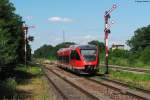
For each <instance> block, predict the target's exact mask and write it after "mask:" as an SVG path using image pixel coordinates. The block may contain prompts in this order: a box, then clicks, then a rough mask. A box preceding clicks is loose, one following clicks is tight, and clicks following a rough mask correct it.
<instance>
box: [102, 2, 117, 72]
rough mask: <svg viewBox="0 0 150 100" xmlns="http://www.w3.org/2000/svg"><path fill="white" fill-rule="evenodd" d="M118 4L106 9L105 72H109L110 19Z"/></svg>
mask: <svg viewBox="0 0 150 100" xmlns="http://www.w3.org/2000/svg"><path fill="white" fill-rule="evenodd" d="M116 7H117V5H116V4H114V5H113V6H112V8H111V9H110V10H108V11H105V15H104V20H105V29H104V32H105V66H106V71H105V74H108V73H109V72H108V54H109V47H108V34H109V33H110V25H109V22H108V21H109V19H110V13H111V12H112V11H114V10H115V9H116Z"/></svg>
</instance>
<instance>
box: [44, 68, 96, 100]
mask: <svg viewBox="0 0 150 100" xmlns="http://www.w3.org/2000/svg"><path fill="white" fill-rule="evenodd" d="M43 71H44V72H45V75H46V77H47V79H48V81H49V82H50V83H51V84H52V85H53V86H54V87H55V88H56V90H57V91H58V92H57V93H59V94H60V95H61V97H59V98H60V99H61V100H99V99H98V98H97V97H95V96H93V95H92V94H90V93H88V92H87V91H85V90H83V89H82V88H80V87H78V86H77V85H75V84H73V83H72V82H70V81H68V80H66V79H65V78H64V77H62V76H60V75H59V74H57V73H56V72H54V71H53V70H50V69H48V68H45V67H43Z"/></svg>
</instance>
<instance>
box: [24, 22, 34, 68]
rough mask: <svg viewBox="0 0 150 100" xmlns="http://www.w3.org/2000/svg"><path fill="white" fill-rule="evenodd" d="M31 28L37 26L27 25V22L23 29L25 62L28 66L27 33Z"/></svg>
mask: <svg viewBox="0 0 150 100" xmlns="http://www.w3.org/2000/svg"><path fill="white" fill-rule="evenodd" d="M29 28H35V26H27V25H26V24H24V25H23V31H24V33H25V34H24V52H25V54H24V62H25V67H26V66H27V41H28V40H27V34H28V29H29Z"/></svg>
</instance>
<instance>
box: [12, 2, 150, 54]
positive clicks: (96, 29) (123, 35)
mask: <svg viewBox="0 0 150 100" xmlns="http://www.w3.org/2000/svg"><path fill="white" fill-rule="evenodd" d="M10 1H11V2H12V3H13V4H14V6H15V7H16V13H17V14H19V15H20V16H22V18H23V20H24V21H25V22H26V24H27V25H28V26H29V27H30V26H35V27H34V28H33V27H31V28H29V33H28V35H31V36H34V38H35V40H34V41H33V42H32V43H30V44H31V46H32V50H33V51H34V50H36V49H37V48H39V47H40V46H42V45H43V44H51V45H53V46H55V45H57V44H59V43H62V42H63V32H64V34H65V42H76V43H77V44H86V43H88V42H89V41H92V40H98V41H101V42H104V12H105V11H106V10H109V9H110V8H111V7H112V5H113V4H116V5H117V8H116V9H115V10H114V11H113V12H112V13H111V18H110V22H111V21H113V22H114V24H112V25H111V28H110V29H111V33H110V34H109V46H110V47H111V45H112V44H113V43H114V44H126V41H127V40H129V39H130V38H131V37H132V36H133V35H134V31H135V30H136V29H137V28H140V27H143V26H147V25H149V24H150V13H148V11H149V10H150V0H10ZM144 1H146V2H144ZM126 48H128V47H127V46H126Z"/></svg>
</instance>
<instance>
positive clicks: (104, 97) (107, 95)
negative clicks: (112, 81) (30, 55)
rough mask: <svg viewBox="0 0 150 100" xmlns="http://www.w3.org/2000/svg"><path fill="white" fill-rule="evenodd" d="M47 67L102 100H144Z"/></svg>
mask: <svg viewBox="0 0 150 100" xmlns="http://www.w3.org/2000/svg"><path fill="white" fill-rule="evenodd" d="M46 67H47V68H49V69H50V70H53V71H54V72H56V73H57V74H59V75H60V76H62V77H64V78H66V79H67V80H69V81H70V82H72V83H74V84H76V85H77V86H79V87H81V88H82V89H84V90H85V91H88V92H89V93H91V94H93V95H94V96H96V97H97V98H99V99H101V100H111V99H112V100H143V99H140V98H137V97H135V96H131V95H127V94H126V93H125V92H123V91H126V89H122V90H123V91H122V92H119V91H116V90H115V89H112V88H110V87H107V86H104V85H101V84H98V83H95V82H92V81H89V80H87V79H85V78H82V77H79V76H77V75H74V74H72V73H69V72H66V71H64V70H62V69H60V68H58V67H56V66H55V65H46Z"/></svg>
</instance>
